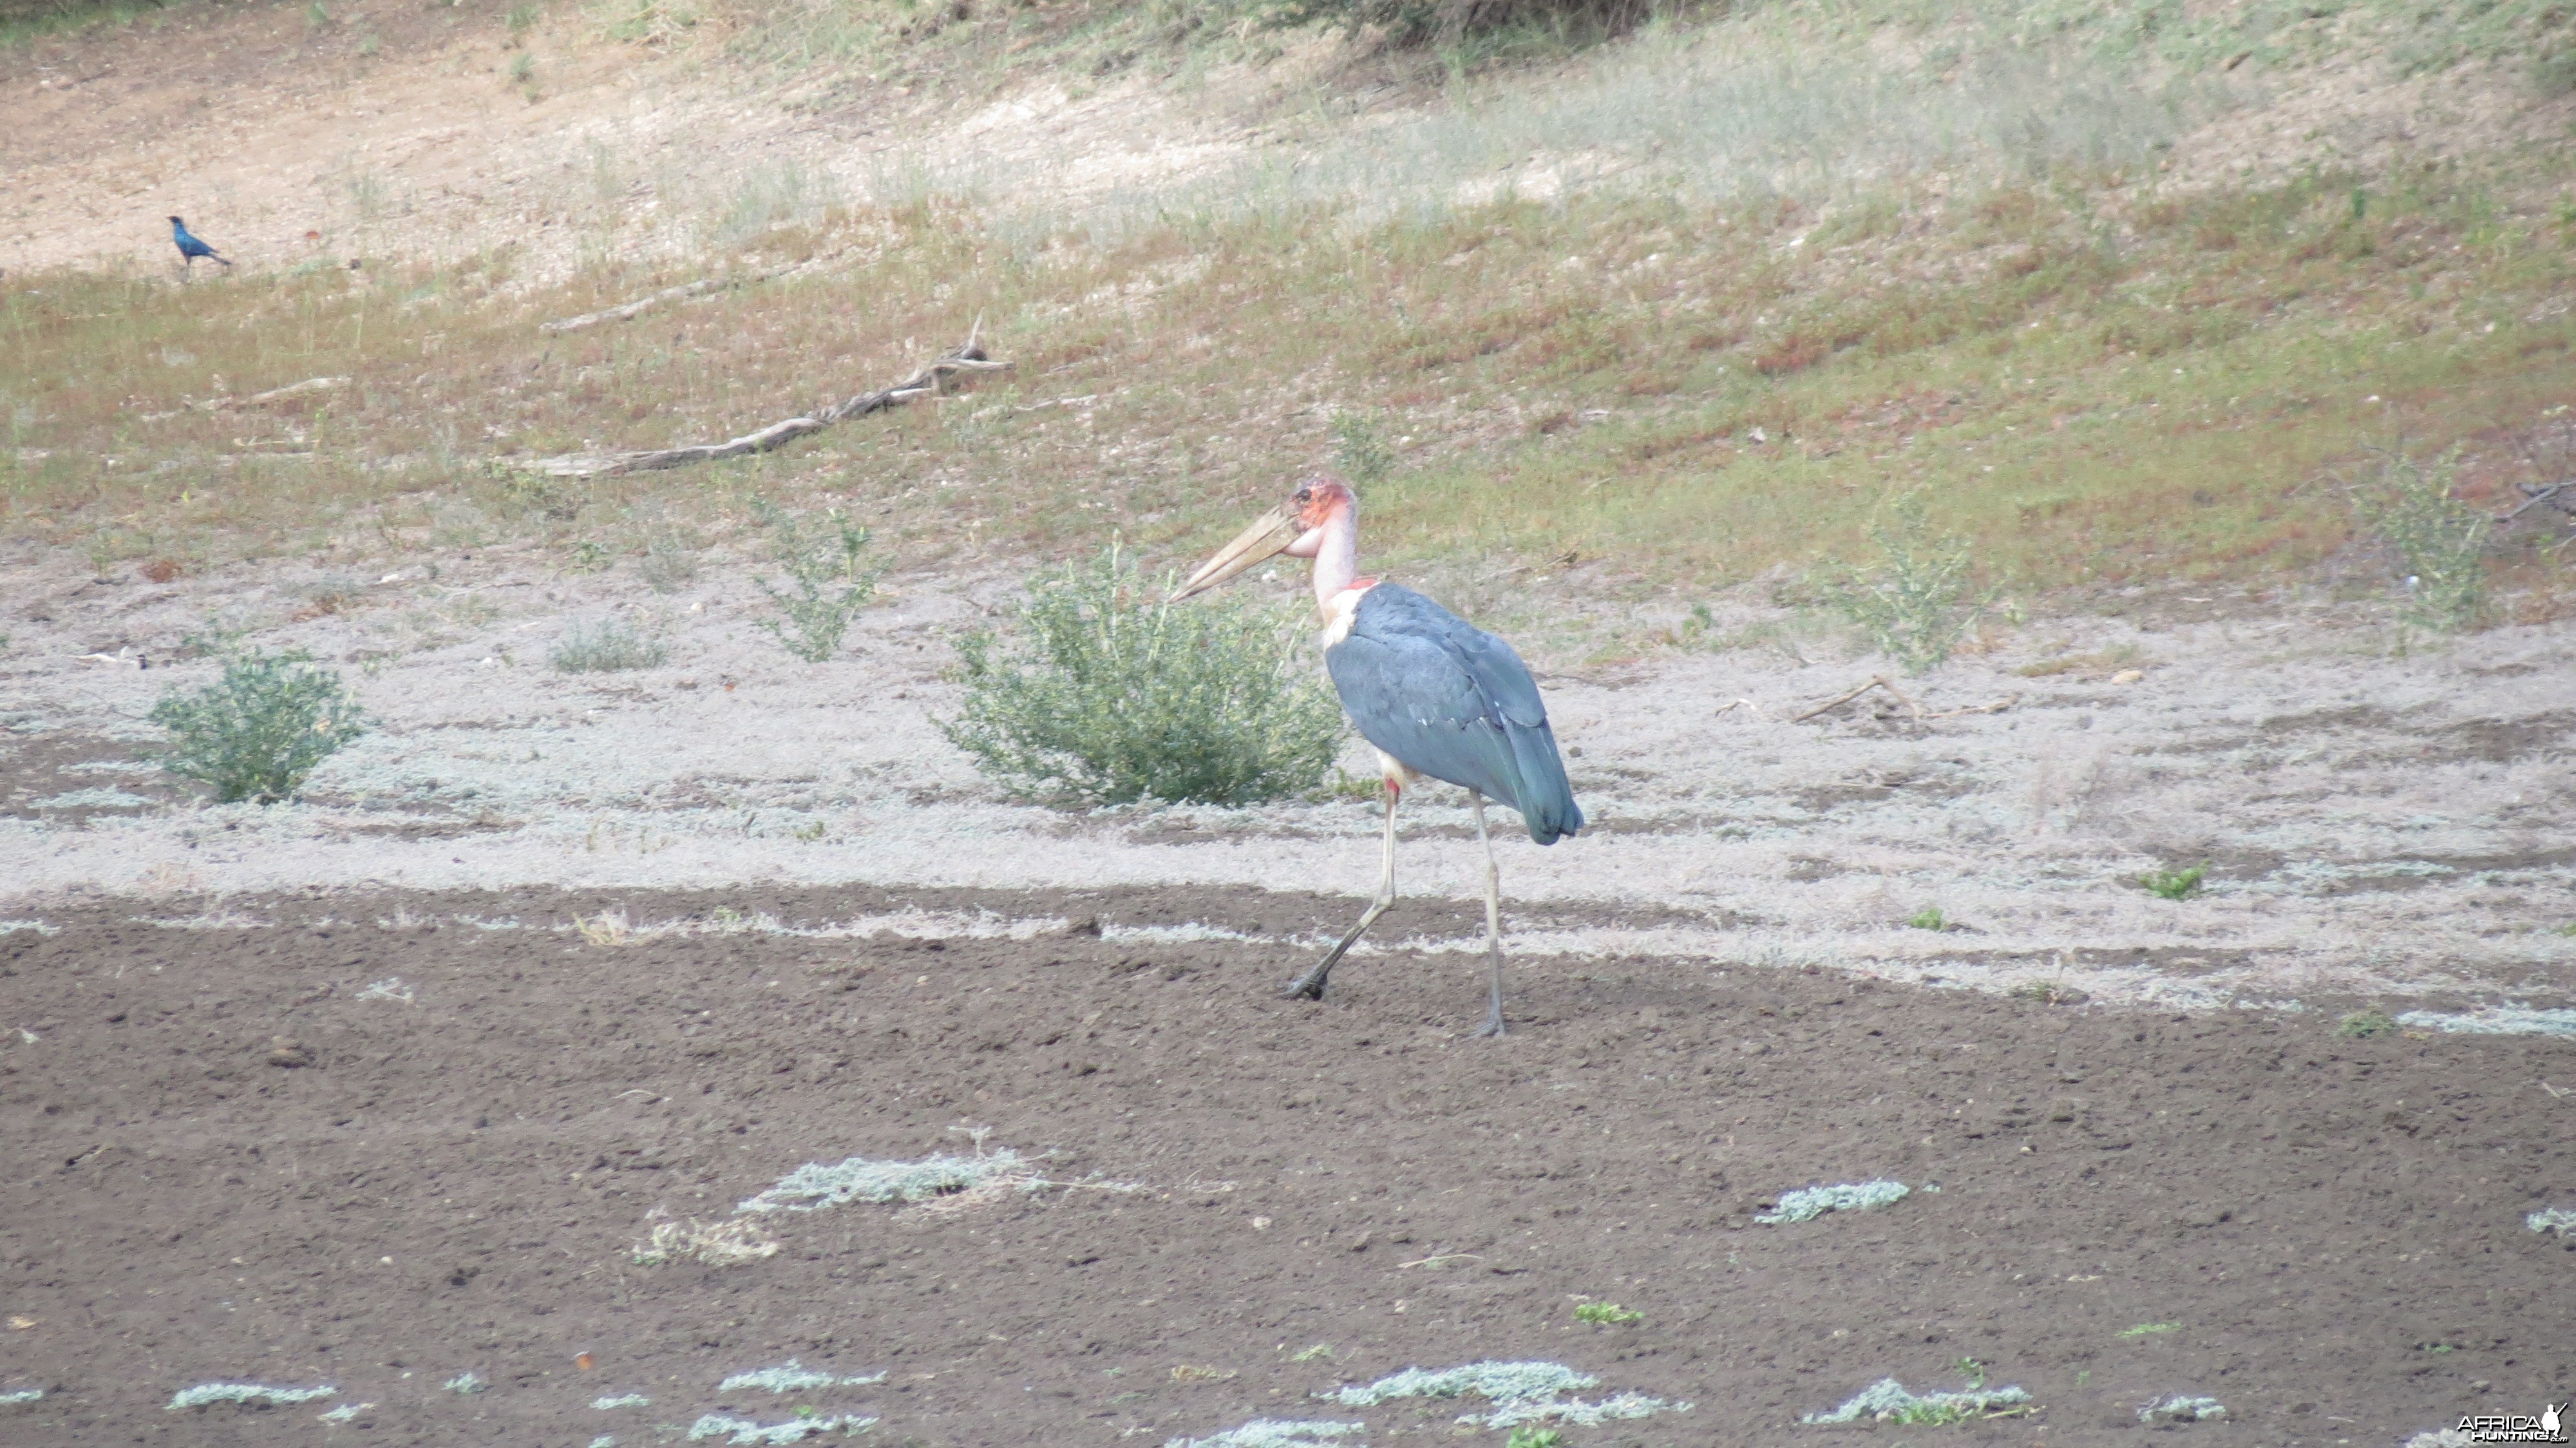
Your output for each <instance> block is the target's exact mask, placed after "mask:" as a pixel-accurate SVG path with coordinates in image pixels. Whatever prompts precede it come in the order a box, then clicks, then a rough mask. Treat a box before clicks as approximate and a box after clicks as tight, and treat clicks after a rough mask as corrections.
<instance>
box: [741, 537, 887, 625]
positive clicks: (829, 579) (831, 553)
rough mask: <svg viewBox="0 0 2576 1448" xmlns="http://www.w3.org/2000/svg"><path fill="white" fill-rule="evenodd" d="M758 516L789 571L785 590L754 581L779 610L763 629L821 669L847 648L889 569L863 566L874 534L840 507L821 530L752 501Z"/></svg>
mask: <svg viewBox="0 0 2576 1448" xmlns="http://www.w3.org/2000/svg"><path fill="white" fill-rule="evenodd" d="M752 511H753V512H755V513H757V514H758V515H759V516H760V521H761V522H763V523H765V524H767V525H768V526H769V529H770V531H771V533H772V534H773V535H775V536H774V537H773V539H772V549H773V554H774V556H775V557H776V558H777V560H778V565H779V566H780V567H781V568H783V569H785V570H786V571H787V587H786V588H785V589H781V588H779V587H777V586H776V585H774V584H772V583H771V582H770V581H769V580H768V579H766V578H756V579H754V580H752V581H753V582H755V583H757V584H759V585H760V591H761V592H762V593H764V594H766V595H768V597H769V601H770V602H771V603H773V604H775V605H777V607H778V617H776V618H764V619H762V620H760V626H761V627H762V628H765V629H767V630H769V632H770V633H771V634H772V635H773V636H775V637H776V638H777V640H778V642H779V643H780V645H782V646H783V647H784V648H785V649H786V650H787V651H788V652H789V653H791V654H794V655H795V656H796V657H798V658H800V659H803V660H804V661H805V662H807V663H809V664H819V663H821V662H823V661H824V660H825V659H828V658H830V657H831V656H832V654H833V652H834V651H835V650H837V649H839V648H840V647H841V636H842V635H844V634H846V633H848V632H849V631H850V620H851V619H853V618H856V617H857V616H858V612H859V610H860V609H862V608H865V607H866V606H867V602H868V600H869V599H870V598H872V597H874V596H875V595H876V591H877V575H878V574H879V573H881V572H883V571H884V570H882V569H878V568H870V567H863V566H862V565H861V561H860V560H861V555H862V554H864V553H865V552H866V551H867V547H868V540H869V536H870V535H869V533H868V530H867V529H865V528H863V527H860V526H859V525H857V524H855V523H852V522H851V521H850V519H849V515H848V514H846V513H843V512H842V511H841V510H840V509H838V508H833V509H829V510H827V511H826V512H825V513H824V514H823V521H822V526H820V527H812V526H810V520H808V521H806V522H800V521H798V520H797V519H796V518H795V517H794V516H793V515H792V514H790V513H788V512H787V511H786V510H785V509H783V508H780V507H778V506H777V505H775V504H773V503H770V502H767V501H764V500H761V499H754V500H752Z"/></svg>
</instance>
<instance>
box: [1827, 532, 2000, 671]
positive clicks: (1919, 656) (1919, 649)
mask: <svg viewBox="0 0 2576 1448" xmlns="http://www.w3.org/2000/svg"><path fill="white" fill-rule="evenodd" d="M1886 513H1887V515H1888V516H1886V517H1882V518H1880V519H1878V520H1877V521H1875V522H1872V523H1871V524H1870V528H1869V537H1870V541H1871V542H1873V543H1875V544H1877V545H1878V550H1879V553H1880V554H1881V555H1882V557H1881V561H1880V562H1879V563H1877V564H1875V565H1873V566H1871V567H1869V568H1867V569H1858V568H1843V569H1840V570H1837V571H1834V572H1831V573H1829V574H1828V575H1827V576H1826V578H1825V580H1824V583H1823V593H1824V596H1825V600H1826V601H1827V602H1828V603H1830V604H1832V605H1833V606H1834V608H1835V609H1836V610H1837V611H1839V612H1840V613H1841V614H1842V615H1843V616H1844V617H1845V618H1848V619H1850V620H1851V621H1852V622H1853V623H1854V624H1856V625H1858V626H1859V628H1860V630H1861V631H1862V632H1863V633H1865V634H1867V635H1868V636H1869V640H1870V643H1871V644H1872V645H1873V646H1874V647H1875V648H1877V650H1878V651H1879V652H1880V653H1882V654H1885V655H1886V656H1887V657H1889V658H1891V659H1893V660H1895V661H1896V662H1897V664H1898V665H1900V666H1901V667H1902V668H1903V669H1904V670H1905V672H1907V673H1909V674H1920V673H1925V672H1927V671H1929V670H1931V669H1934V668H1936V667H1938V666H1939V665H1940V664H1942V663H1943V662H1944V661H1946V660H1947V659H1948V658H1949V657H1950V653H1951V651H1952V650H1953V649H1956V648H1957V647H1958V646H1959V643H1960V641H1961V640H1963V639H1965V638H1966V637H1967V636H1968V634H1969V632H1970V631H1971V630H1973V629H1974V628H1976V626H1977V620H1978V619H1979V618H1981V617H1983V616H1984V614H1985V612H1986V610H1987V609H1989V608H1991V607H1993V606H1994V602H1995V600H1996V599H1997V598H1998V597H2000V596H2001V594H2002V589H2001V588H2000V587H1997V588H1994V589H1989V590H1988V591H1987V592H1985V593H1983V594H1980V595H1977V596H1975V597H1973V598H1972V597H1970V595H1969V592H1968V574H1969V568H1970V551H1969V547H1968V542H1967V540H1966V539H1964V538H1957V537H1952V536H1949V535H1942V536H1939V537H1935V536H1934V535H1933V533H1932V531H1931V521H1930V518H1929V515H1928V510H1927V509H1926V508H1925V506H1924V503H1923V499H1922V496H1921V495H1920V494H1917V493H1907V494H1905V495H1904V496H1903V497H1900V498H1898V499H1897V500H1896V501H1895V502H1894V503H1892V504H1890V505H1888V507H1887V509H1886Z"/></svg>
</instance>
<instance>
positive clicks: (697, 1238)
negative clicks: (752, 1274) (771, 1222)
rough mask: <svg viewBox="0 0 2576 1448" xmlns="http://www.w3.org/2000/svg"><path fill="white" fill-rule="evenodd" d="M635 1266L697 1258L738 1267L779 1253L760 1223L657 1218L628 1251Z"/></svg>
mask: <svg viewBox="0 0 2576 1448" xmlns="http://www.w3.org/2000/svg"><path fill="white" fill-rule="evenodd" d="M630 1255H631V1256H632V1257H633V1259H634V1262H635V1265H636V1266H638V1267H659V1266H662V1265H664V1264H666V1263H670V1262H699V1263H703V1264H705V1265H707V1266H709V1267H738V1266H740V1265H742V1264H743V1263H745V1262H757V1261H759V1260H761V1259H762V1258H764V1257H775V1256H777V1255H778V1244H777V1243H776V1242H774V1241H772V1240H771V1239H770V1237H769V1234H768V1233H766V1232H763V1231H762V1230H760V1228H759V1226H758V1225H756V1224H754V1223H753V1222H751V1221H748V1220H746V1219H744V1218H741V1217H726V1218H724V1219H722V1220H721V1221H714V1222H701V1221H698V1220H696V1219H694V1218H692V1219H690V1220H687V1221H678V1222H656V1223H654V1224H653V1229H652V1231H651V1232H649V1233H647V1234H646V1235H645V1238H644V1241H643V1242H642V1243H640V1244H639V1245H638V1246H637V1247H636V1248H635V1250H634V1251H633V1253H631V1254H630Z"/></svg>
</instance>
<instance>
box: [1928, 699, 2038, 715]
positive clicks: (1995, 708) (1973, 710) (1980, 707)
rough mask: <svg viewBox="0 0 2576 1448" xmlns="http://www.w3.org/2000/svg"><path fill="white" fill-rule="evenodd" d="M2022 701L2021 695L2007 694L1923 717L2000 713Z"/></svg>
mask: <svg viewBox="0 0 2576 1448" xmlns="http://www.w3.org/2000/svg"><path fill="white" fill-rule="evenodd" d="M2020 702H2021V695H2019V694H2006V695H2004V696H2003V697H2002V698H2000V699H1988V700H1987V701H1986V702H1984V703H1982V704H1970V705H1969V706H1967V707H1966V708H1964V709H1944V710H1942V711H1941V712H1940V713H1938V714H1925V715H1922V716H1921V717H1922V718H1925V719H1956V718H1958V717H1959V716H1960V715H1962V714H2000V713H2002V712H2003V711H2005V710H2006V709H2009V708H2011V707H2012V706H2013V705H2015V704H2018V703H2020Z"/></svg>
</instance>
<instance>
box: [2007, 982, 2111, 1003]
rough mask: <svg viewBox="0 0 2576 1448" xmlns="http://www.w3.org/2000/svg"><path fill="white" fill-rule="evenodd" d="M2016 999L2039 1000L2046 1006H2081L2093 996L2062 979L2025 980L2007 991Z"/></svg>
mask: <svg viewBox="0 0 2576 1448" xmlns="http://www.w3.org/2000/svg"><path fill="white" fill-rule="evenodd" d="M2005 994H2007V995H2009V996H2011V997H2012V998H2013V999H2015V1000H2024V1001H2037V1002H2038V1003H2039V1004H2041V1005H2044V1006H2080V1005H2082V1004H2084V1002H2085V1001H2087V1000H2089V999H2091V997H2089V996H2087V995H2085V994H2084V992H2082V991H2080V990H2077V989H2076V988H2075V987H2073V986H2071V985H2068V984H2067V983H2066V982H2064V981H2060V980H2032V981H2024V982H2022V983H2021V984H2020V985H2017V986H2014V987H2013V988H2012V989H2011V990H2009V991H2007V992H2005Z"/></svg>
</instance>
